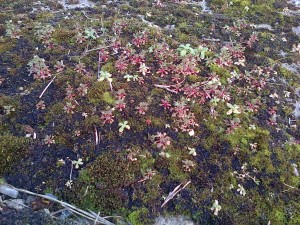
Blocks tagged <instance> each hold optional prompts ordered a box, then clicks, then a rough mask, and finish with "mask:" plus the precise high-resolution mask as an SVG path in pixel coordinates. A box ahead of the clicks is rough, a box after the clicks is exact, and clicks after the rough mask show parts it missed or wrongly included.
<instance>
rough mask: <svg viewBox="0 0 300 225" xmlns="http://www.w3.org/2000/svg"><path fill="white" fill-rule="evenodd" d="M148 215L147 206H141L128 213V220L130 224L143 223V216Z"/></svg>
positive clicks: (137, 224) (138, 224) (143, 224)
mask: <svg viewBox="0 0 300 225" xmlns="http://www.w3.org/2000/svg"><path fill="white" fill-rule="evenodd" d="M148 216H149V212H148V209H147V208H141V209H137V210H135V211H133V212H132V213H130V214H129V215H128V220H129V222H130V223H131V224H132V225H145V222H146V221H145V218H147V217H148Z"/></svg>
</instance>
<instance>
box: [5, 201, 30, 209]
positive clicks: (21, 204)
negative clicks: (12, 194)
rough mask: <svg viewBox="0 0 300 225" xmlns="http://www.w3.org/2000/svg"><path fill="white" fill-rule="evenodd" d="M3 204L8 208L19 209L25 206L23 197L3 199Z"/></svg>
mask: <svg viewBox="0 0 300 225" xmlns="http://www.w3.org/2000/svg"><path fill="white" fill-rule="evenodd" d="M3 203H5V205H6V206H7V207H9V208H12V209H16V210H20V209H23V208H25V207H26V205H24V200H23V199H12V200H5V201H3Z"/></svg>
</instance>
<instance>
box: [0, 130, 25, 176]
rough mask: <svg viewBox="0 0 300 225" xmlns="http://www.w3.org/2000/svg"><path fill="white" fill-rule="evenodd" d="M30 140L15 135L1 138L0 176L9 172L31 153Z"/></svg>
mask: <svg viewBox="0 0 300 225" xmlns="http://www.w3.org/2000/svg"><path fill="white" fill-rule="evenodd" d="M28 145H29V140H28V139H27V138H23V137H16V136H13V135H9V134H7V135H3V136H0V176H3V175H4V174H5V173H7V172H9V171H10V169H11V168H12V167H13V165H14V164H15V163H20V160H21V159H22V158H24V157H25V156H26V154H27V153H28V152H29V149H28Z"/></svg>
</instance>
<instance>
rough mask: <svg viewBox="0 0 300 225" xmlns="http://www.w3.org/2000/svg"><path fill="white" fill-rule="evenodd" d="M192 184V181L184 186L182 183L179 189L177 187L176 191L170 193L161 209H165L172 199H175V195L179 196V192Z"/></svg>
mask: <svg viewBox="0 0 300 225" xmlns="http://www.w3.org/2000/svg"><path fill="white" fill-rule="evenodd" d="M190 183H191V181H188V182H186V184H185V185H183V183H181V184H179V185H178V186H177V187H175V188H174V190H173V191H172V192H170V193H169V195H168V197H167V198H166V199H165V201H164V203H163V204H162V205H161V208H162V207H164V206H165V205H166V204H167V203H168V202H169V201H170V200H171V199H172V198H174V197H175V195H177V194H178V192H180V191H182V190H183V189H184V188H185V187H186V186H188V185H189V184H190ZM181 185H183V187H181Z"/></svg>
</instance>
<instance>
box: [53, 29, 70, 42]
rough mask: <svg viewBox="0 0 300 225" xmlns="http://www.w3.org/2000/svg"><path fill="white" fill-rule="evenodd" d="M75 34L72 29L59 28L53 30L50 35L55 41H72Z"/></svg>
mask: <svg viewBox="0 0 300 225" xmlns="http://www.w3.org/2000/svg"><path fill="white" fill-rule="evenodd" d="M75 35H76V31H74V30H67V29H64V28H60V29H56V30H55V31H54V32H53V34H52V37H53V39H54V40H55V41H56V42H57V43H72V39H73V37H74V36H75Z"/></svg>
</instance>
